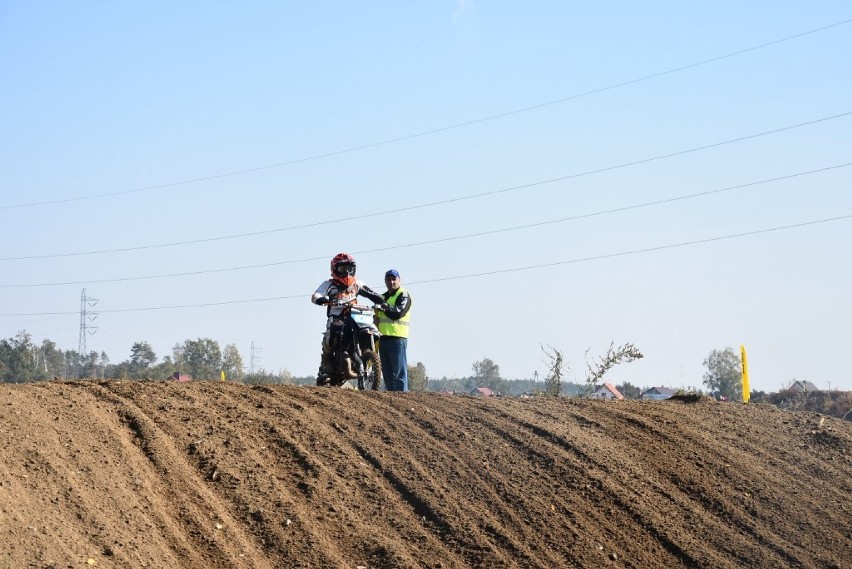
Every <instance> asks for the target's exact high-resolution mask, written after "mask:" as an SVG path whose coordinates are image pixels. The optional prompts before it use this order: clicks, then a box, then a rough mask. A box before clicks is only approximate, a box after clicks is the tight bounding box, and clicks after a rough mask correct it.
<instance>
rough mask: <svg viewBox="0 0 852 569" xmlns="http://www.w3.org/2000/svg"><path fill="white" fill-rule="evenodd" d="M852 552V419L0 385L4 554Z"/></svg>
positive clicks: (164, 562) (717, 406)
mask: <svg viewBox="0 0 852 569" xmlns="http://www.w3.org/2000/svg"><path fill="white" fill-rule="evenodd" d="M88 566H97V567H122V568H125V567H133V568H135V567H162V568H166V567H168V568H176V567H187V568H205V569H207V568H239V567H245V568H273V567H276V568H277V567H287V568H289V567H323V568H325V567H332V568H337V567H341V568H352V569H356V568H358V567H361V568H368V569H373V568H396V567H441V568H452V567H482V568H495V567H524V568H526V567H541V568H554V567H595V568H597V567H637V568H649V567H712V568H724V567H731V568H742V567H779V568H781V567H783V568H788V567H819V568H837V569H840V568H848V567H852V423H850V422H841V421H840V420H838V419H832V418H828V417H821V416H819V415H816V414H812V413H789V412H785V411H779V410H777V409H775V408H774V407H771V406H768V405H766V406H765V405H750V406H743V405H739V404H733V403H717V402H714V401H712V400H708V399H701V400H698V401H691V402H689V401H666V402H615V403H608V402H601V401H585V400H576V399H565V400H549V399H526V400H524V399H494V398H492V399H477V398H471V397H464V396H446V395H438V394H433V393H419V394H413V393H409V394H393V393H384V392H377V393H361V392H355V391H349V390H340V389H321V388H313V387H311V388H306V387H287V386H274V387H269V386H255V387H249V386H243V385H234V384H227V383H191V384H178V383H165V382H121V381H100V382H51V383H42V384H30V385H9V384H5V385H2V386H0V568H19V567H40V568H43V567H57V568H58V567H88Z"/></svg>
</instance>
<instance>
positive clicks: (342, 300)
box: [311, 253, 385, 385]
mask: <svg viewBox="0 0 852 569" xmlns="http://www.w3.org/2000/svg"><path fill="white" fill-rule="evenodd" d="M355 268H356V265H355V257H353V256H352V255H350V254H349V253H338V254H337V255H335V256H334V258H332V259H331V278H330V279H328V280H326V281H323V283H322V284H320V285H319V287H318V288H317V290H316V291H315V292H314V294H312V295H311V302H313V303H314V304H318V305H320V306H324V305H326V314H327V315H328V320H327V321H326V324H325V333H324V334H323V336H322V359H321V361H320V368H319V374H318V375H317V385H324V384H326V383H327V382H328V378H329V377H330V376H331V374H332V373H333V372H334V357H333V348H332V346H331V327H332V326H343V319H342V318H341V314H342V313H343V309H344V305H346V304H354V303H355V301H356V297H358V296H359V295H360V296H364V297H366V298H368V299H370V300H372V301H373V302H374V303H376V304H379V305H382V306H384V305H385V299H384V298H383V297H382V295H380V294H378V293H376V292H374V291H373V290H372V289H371V288H370V287H368V286H367V285H365V284H364V283H363V282H362V281H360V280H358V279H356V278H355ZM345 372H346V373H347V374H348V375H349V377H350V378H356V377H358V374H357V373H355V372H354V371H353V370H352V362H351V361H348V362H347V369H346V370H345Z"/></svg>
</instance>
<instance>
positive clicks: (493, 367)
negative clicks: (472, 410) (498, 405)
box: [473, 358, 509, 393]
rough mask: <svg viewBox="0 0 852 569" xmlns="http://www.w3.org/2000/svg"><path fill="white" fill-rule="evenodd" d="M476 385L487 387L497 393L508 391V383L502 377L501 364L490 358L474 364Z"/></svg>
mask: <svg viewBox="0 0 852 569" xmlns="http://www.w3.org/2000/svg"><path fill="white" fill-rule="evenodd" d="M473 381H474V383H475V386H474V387H487V388H489V389H490V390H491V391H493V392H495V393H508V389H509V387H508V384H507V383H506V381H505V380H504V379H503V378H502V377H500V366H498V365H497V364H496V363H494V361H492V360H491V359H490V358H483V359H481V360H480V361H478V362H476V363H474V364H473Z"/></svg>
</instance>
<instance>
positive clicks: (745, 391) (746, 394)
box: [740, 345, 751, 403]
mask: <svg viewBox="0 0 852 569" xmlns="http://www.w3.org/2000/svg"><path fill="white" fill-rule="evenodd" d="M740 358H741V359H742V363H743V403H748V400H749V399H750V398H751V390H750V388H749V385H748V358H746V351H745V346H743V345H740Z"/></svg>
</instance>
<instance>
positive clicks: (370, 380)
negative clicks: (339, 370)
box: [358, 351, 382, 391]
mask: <svg viewBox="0 0 852 569" xmlns="http://www.w3.org/2000/svg"><path fill="white" fill-rule="evenodd" d="M381 384H382V362H381V359H380V358H379V352H378V351H374V352H373V353H372V354H371V355H370V357H369V359H367V361H365V362H364V371H362V372H361V374H360V375H359V376H358V389H360V390H362V391H377V390H378V389H379V387H380V386H381Z"/></svg>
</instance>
